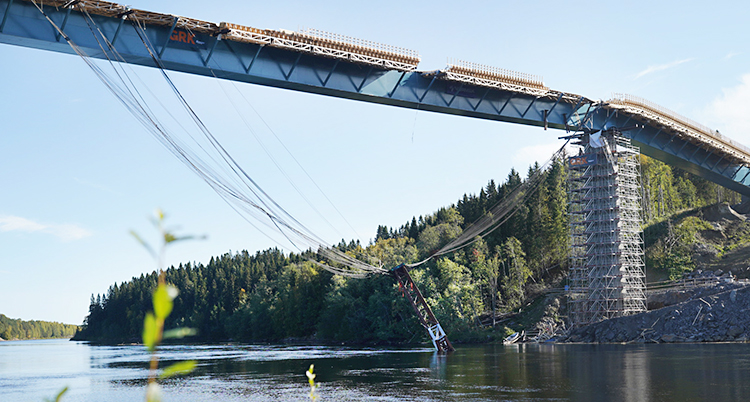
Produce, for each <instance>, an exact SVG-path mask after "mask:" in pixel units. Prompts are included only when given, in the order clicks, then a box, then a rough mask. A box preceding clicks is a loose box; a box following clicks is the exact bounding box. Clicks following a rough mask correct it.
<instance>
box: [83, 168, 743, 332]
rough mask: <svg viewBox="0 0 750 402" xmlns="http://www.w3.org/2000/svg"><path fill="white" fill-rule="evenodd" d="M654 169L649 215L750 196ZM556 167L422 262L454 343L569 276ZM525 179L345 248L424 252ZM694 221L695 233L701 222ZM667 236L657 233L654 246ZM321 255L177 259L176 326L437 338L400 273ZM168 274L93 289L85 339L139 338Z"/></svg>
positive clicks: (401, 257) (392, 255)
mask: <svg viewBox="0 0 750 402" xmlns="http://www.w3.org/2000/svg"><path fill="white" fill-rule="evenodd" d="M538 169H539V167H538V165H535V166H532V167H531V168H529V171H528V172H527V175H526V176H527V177H528V176H529V175H531V174H532V173H534V172H535V171H536V170H538ZM642 170H643V183H644V215H645V217H646V219H647V221H648V222H650V223H652V224H653V223H659V222H664V221H665V220H667V218H668V217H670V216H672V215H674V214H675V213H677V212H679V211H683V210H685V209H691V208H698V207H702V206H705V205H709V204H713V203H715V202H717V201H720V200H722V197H723V198H725V199H730V198H732V197H734V198H738V196H736V194H734V193H731V192H729V191H721V190H718V189H717V186H716V185H714V184H713V183H710V182H708V181H706V180H703V179H700V178H697V177H694V176H691V175H688V174H687V173H685V172H682V171H679V170H676V169H672V168H670V167H669V166H667V165H664V164H662V163H660V162H658V161H655V160H653V159H649V158H646V157H643V159H642ZM544 173H545V174H544V180H543V184H542V185H541V186H540V188H539V190H538V191H537V192H536V193H534V194H533V195H531V196H530V197H528V198H527V199H526V200H525V201H524V203H523V204H522V205H520V207H519V208H518V210H517V211H516V213H515V214H514V215H513V216H512V217H511V218H510V219H509V220H508V221H507V222H506V223H505V224H504V225H503V226H502V227H500V228H499V229H498V230H496V231H495V232H493V233H492V234H490V235H489V236H487V237H486V238H484V239H479V240H478V241H476V242H475V243H473V244H472V245H470V246H468V247H466V248H464V249H463V250H460V251H458V252H455V253H453V254H451V255H448V256H446V257H441V258H438V259H436V260H432V261H430V262H428V263H426V264H424V265H421V266H419V267H418V268H415V269H413V270H412V271H411V274H412V276H413V278H414V280H415V282H416V283H417V284H418V285H419V287H420V289H421V290H422V293H423V294H424V295H425V297H426V298H427V301H428V303H430V305H431V306H432V307H433V309H434V312H435V315H436V316H437V318H438V319H439V320H440V322H441V323H442V326H443V327H444V328H445V329H446V331H447V332H448V336H449V338H450V339H451V340H452V341H453V342H459V343H460V342H483V341H488V340H495V339H500V338H502V337H504V336H505V335H506V331H507V329H506V328H505V327H504V325H494V323H496V322H498V320H497V318H502V317H503V316H504V315H506V314H508V313H512V312H515V311H518V309H519V308H523V307H525V306H526V305H527V304H529V303H530V302H531V301H532V299H534V298H536V297H537V296H539V295H541V294H543V293H544V291H545V290H546V289H549V288H551V287H557V288H560V287H562V286H563V285H564V277H565V269H566V268H567V253H568V248H569V232H568V227H569V226H568V217H567V210H568V195H567V181H566V177H567V171H566V166H565V165H564V164H562V163H558V164H554V165H552V166H551V167H550V168H549V169H548V170H547V171H546V172H544ZM523 180H524V179H523V178H522V176H521V174H520V173H519V172H518V171H516V170H511V172H510V173H509V174H508V175H507V177H506V178H505V180H504V181H503V182H502V184H500V185H498V184H496V183H495V181H494V180H491V181H490V182H489V183H488V184H487V186H486V187H485V188H482V189H480V191H479V193H478V194H470V195H464V196H463V197H462V198H461V199H460V200H458V201H457V202H456V203H455V204H453V205H451V206H447V207H445V208H441V209H439V210H438V211H437V212H435V213H432V214H429V215H423V216H419V217H416V216H415V217H413V218H412V219H411V220H409V221H408V222H406V223H405V224H404V225H402V226H400V227H398V228H391V227H386V226H379V227H378V228H377V230H376V232H375V239H374V240H372V241H371V242H370V244H367V245H363V244H361V243H360V242H358V241H349V242H347V241H344V240H342V241H341V242H340V243H339V244H338V245H337V247H338V248H339V249H340V250H342V251H344V252H346V253H349V254H351V255H353V256H355V257H358V258H361V259H364V260H367V261H372V260H374V261H379V262H380V263H381V264H382V265H383V266H385V267H394V266H396V265H398V264H401V263H407V264H408V263H414V262H417V261H421V260H423V259H424V258H426V257H428V256H430V255H431V253H433V252H434V251H435V250H437V249H439V248H440V246H442V245H443V244H445V243H446V242H448V241H449V240H451V239H453V238H455V237H456V236H458V234H460V233H461V232H462V231H463V230H464V228H466V227H467V225H468V224H470V223H471V222H473V221H475V220H476V219H478V218H479V217H480V216H482V214H484V213H485V212H486V211H487V210H489V209H490V208H491V207H492V206H493V205H494V204H495V203H497V202H498V201H499V200H501V199H502V198H503V197H504V196H505V195H506V194H508V193H510V192H511V191H512V190H513V189H515V188H516V187H517V186H519V185H520V184H521V183H522V181H523ZM693 223H695V222H693ZM693 223H691V224H693ZM698 223H699V222H698ZM698 223H695V224H698ZM693 226H694V225H693ZM691 227H692V226H691ZM685 230H686V231H687V232H686V233H688V234H689V233H690V232H691V231H692V229H690V228H686V229H685ZM679 236H683V234H680V235H679ZM684 236H687V235H684ZM684 236H683V237H684ZM660 239H661V237H658V236H655V237H654V238H651V239H648V238H647V246H651V245H652V244H656V243H658V242H659V241H661V240H660ZM649 242H650V243H649ZM669 251H670V252H672V251H674V253H676V254H675V255H674V256H673V255H671V254H669V253H667V257H664V258H677V257H679V256H680V255H679V248H672V249H670V250H669ZM653 255H654V256H656V257H654V258H656V259H658V258H662V257H659V256H658V253H656V254H653ZM675 256H676V257H675ZM664 258H662V260H664ZM311 259H313V260H317V259H319V257H318V255H317V254H316V253H315V252H313V251H308V252H305V253H302V254H287V253H283V252H281V251H280V250H277V249H269V250H265V251H258V252H255V253H250V252H248V251H242V252H237V253H228V254H225V255H222V256H218V257H214V258H211V260H210V261H209V262H208V263H206V264H200V263H198V264H195V263H184V264H180V265H179V266H176V267H171V268H169V269H167V270H166V271H165V278H166V281H167V283H170V284H173V285H174V286H176V287H177V288H178V289H179V290H180V295H179V297H178V298H176V299H175V300H174V308H173V311H172V314H171V315H170V316H169V318H168V319H167V322H166V324H165V325H166V327H167V328H173V327H190V328H195V329H196V330H197V331H198V339H199V340H203V341H220V340H230V339H231V340H236V341H252V342H258V341H268V342H278V341H282V340H289V339H293V340H297V341H300V340H306V341H311V342H336V343H359V344H400V343H416V342H422V341H424V340H425V339H426V334H425V331H424V330H423V329H422V328H421V327H420V326H419V323H418V322H417V319H416V318H415V317H414V314H413V311H412V310H411V307H410V305H409V304H408V302H407V301H406V300H405V298H404V297H402V294H401V292H400V291H399V289H398V286H397V285H396V284H395V282H394V280H393V279H392V278H390V277H388V276H373V277H370V278H367V279H350V278H344V277H340V276H333V275H332V274H330V273H328V272H326V271H322V270H320V269H319V268H318V267H317V266H316V265H315V264H313V263H311V262H310V261H309V260H311ZM660 261H661V260H660ZM662 265H663V267H666V266H667V265H669V264H667V263H663V264H662ZM680 272H682V271H680ZM157 278H158V275H157V273H156V272H152V273H150V274H143V275H141V276H140V277H137V278H133V279H132V280H131V281H128V282H125V283H121V284H114V285H112V286H111V287H110V288H109V289H108V290H107V292H106V293H104V294H100V295H96V296H93V295H92V298H91V304H90V307H89V315H88V317H87V318H86V319H85V321H84V324H83V326H82V327H81V329H80V330H79V332H78V333H77V334H76V336H75V339H81V340H91V341H99V342H129V341H137V340H139V339H140V337H141V330H142V323H143V319H144V312H145V311H147V310H148V309H149V307H150V302H151V294H152V292H153V290H154V288H155V287H156V286H157Z"/></svg>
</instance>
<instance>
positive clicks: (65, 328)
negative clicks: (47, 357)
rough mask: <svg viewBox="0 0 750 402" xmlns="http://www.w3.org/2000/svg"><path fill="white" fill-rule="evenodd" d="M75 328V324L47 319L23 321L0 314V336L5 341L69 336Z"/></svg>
mask: <svg viewBox="0 0 750 402" xmlns="http://www.w3.org/2000/svg"><path fill="white" fill-rule="evenodd" d="M77 330H78V326H77V325H71V324H63V323H59V322H49V321H23V320H20V319H13V318H8V317H7V316H6V315H5V314H0V338H2V339H3V340H6V341H10V340H21V339H49V338H70V337H72V336H73V335H74V334H75V333H76V331H77Z"/></svg>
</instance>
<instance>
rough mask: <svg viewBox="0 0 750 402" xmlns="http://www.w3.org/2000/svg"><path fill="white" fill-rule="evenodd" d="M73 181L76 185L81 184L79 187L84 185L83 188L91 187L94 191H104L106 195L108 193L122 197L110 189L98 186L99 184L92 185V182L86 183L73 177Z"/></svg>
mask: <svg viewBox="0 0 750 402" xmlns="http://www.w3.org/2000/svg"><path fill="white" fill-rule="evenodd" d="M73 180H74V181H75V182H76V183H78V184H81V185H84V186H87V187H91V188H94V189H97V190H101V191H104V192H106V193H110V194H112V195H116V196H120V195H122V194H120V193H118V192H116V191H114V190H112V189H110V188H108V187H104V186H102V185H99V184H96V183H92V182H90V181H87V180H83V179H79V178H78V177H74V178H73Z"/></svg>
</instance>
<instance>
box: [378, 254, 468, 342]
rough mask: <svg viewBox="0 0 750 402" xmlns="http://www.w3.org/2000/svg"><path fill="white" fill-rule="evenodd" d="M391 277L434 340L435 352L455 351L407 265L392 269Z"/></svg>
mask: <svg viewBox="0 0 750 402" xmlns="http://www.w3.org/2000/svg"><path fill="white" fill-rule="evenodd" d="M391 275H393V277H394V278H395V279H396V281H398V286H399V288H400V289H401V293H402V294H403V295H404V297H406V298H407V299H409V303H410V304H411V307H412V308H413V309H414V312H416V313H417V318H419V322H420V324H422V326H423V327H425V329H426V330H427V332H428V333H429V334H430V338H431V339H432V344H433V345H434V346H435V350H437V352H438V353H450V352H453V351H454V350H455V349H454V348H453V345H451V342H450V341H449V340H448V336H447V335H446V334H445V331H444V330H443V327H441V326H440V323H439V322H438V320H437V318H435V315H434V314H432V309H431V308H430V306H429V305H428V304H427V302H426V301H425V299H424V297H422V292H420V291H419V288H417V285H416V284H415V283H414V281H413V280H412V279H411V275H409V271H408V269H407V267H406V265H404V264H401V265H399V266H397V267H395V268H393V269H391Z"/></svg>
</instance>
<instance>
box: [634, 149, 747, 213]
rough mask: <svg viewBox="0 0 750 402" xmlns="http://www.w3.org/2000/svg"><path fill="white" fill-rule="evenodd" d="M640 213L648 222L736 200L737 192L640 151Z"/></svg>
mask: <svg viewBox="0 0 750 402" xmlns="http://www.w3.org/2000/svg"><path fill="white" fill-rule="evenodd" d="M641 172H642V173H641V183H642V185H643V214H644V218H645V221H646V222H647V223H650V222H655V221H658V220H659V219H662V218H664V217H667V216H671V215H673V214H674V213H676V212H679V211H682V210H686V209H693V208H698V207H703V206H706V205H712V204H715V203H720V202H724V201H729V202H731V203H737V202H739V200H740V196H739V194H737V193H735V192H733V191H730V190H725V189H724V188H722V187H720V186H718V185H716V184H714V183H712V182H710V181H708V180H705V179H702V178H700V177H697V176H692V175H690V174H689V173H687V172H685V171H683V170H680V169H678V168H673V167H671V166H669V165H667V164H665V163H662V162H659V161H657V160H656V159H652V158H649V157H647V156H645V155H641Z"/></svg>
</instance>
